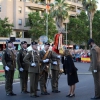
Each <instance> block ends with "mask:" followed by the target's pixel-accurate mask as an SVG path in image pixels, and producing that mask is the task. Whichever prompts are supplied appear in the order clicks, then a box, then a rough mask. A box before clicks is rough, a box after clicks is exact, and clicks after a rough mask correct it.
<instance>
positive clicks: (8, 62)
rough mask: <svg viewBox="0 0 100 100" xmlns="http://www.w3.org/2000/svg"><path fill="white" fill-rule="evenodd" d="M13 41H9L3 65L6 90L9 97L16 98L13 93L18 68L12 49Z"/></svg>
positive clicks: (3, 57) (4, 53)
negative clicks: (14, 78)
mask: <svg viewBox="0 0 100 100" xmlns="http://www.w3.org/2000/svg"><path fill="white" fill-rule="evenodd" d="M12 47H13V43H12V41H10V40H9V41H7V48H6V50H4V51H3V55H2V63H3V68H4V70H5V90H6V95H7V96H15V95H16V94H14V93H13V77H14V71H15V68H16V55H15V54H14V51H13V49H12Z"/></svg>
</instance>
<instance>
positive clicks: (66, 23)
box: [66, 22, 67, 45]
mask: <svg viewBox="0 0 100 100" xmlns="http://www.w3.org/2000/svg"><path fill="white" fill-rule="evenodd" d="M66 45H67V22H66Z"/></svg>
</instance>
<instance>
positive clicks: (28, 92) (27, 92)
mask: <svg viewBox="0 0 100 100" xmlns="http://www.w3.org/2000/svg"><path fill="white" fill-rule="evenodd" d="M21 93H30V92H29V91H22V92H21Z"/></svg>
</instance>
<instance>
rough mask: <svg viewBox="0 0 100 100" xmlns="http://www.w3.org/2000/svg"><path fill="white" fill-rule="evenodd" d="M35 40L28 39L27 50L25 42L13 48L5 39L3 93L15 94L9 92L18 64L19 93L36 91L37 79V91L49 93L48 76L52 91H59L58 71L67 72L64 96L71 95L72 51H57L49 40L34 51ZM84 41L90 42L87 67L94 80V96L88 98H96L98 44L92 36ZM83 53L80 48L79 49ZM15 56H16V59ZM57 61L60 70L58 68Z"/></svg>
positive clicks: (74, 80)
mask: <svg viewBox="0 0 100 100" xmlns="http://www.w3.org/2000/svg"><path fill="white" fill-rule="evenodd" d="M37 44H38V43H37V42H32V43H31V47H32V50H30V51H27V42H26V41H22V42H21V49H20V50H19V51H18V52H17V54H16V51H15V50H14V49H13V48H12V45H13V43H12V41H10V40H9V41H8V42H7V48H6V49H5V50H4V51H3V52H2V54H3V55H2V63H3V68H4V71H5V91H6V95H7V96H15V95H16V94H15V93H14V92H13V77H14V72H15V70H16V68H17V67H16V63H17V65H18V70H19V77H20V84H21V93H30V97H35V98H37V97H39V95H37V91H38V82H39V83H40V91H41V95H50V93H48V90H47V87H46V83H47V78H48V76H49V77H51V86H52V92H53V93H60V91H59V89H58V80H59V74H61V73H64V74H65V75H66V74H67V83H68V85H69V87H70V90H69V93H68V94H67V95H66V97H70V98H71V97H75V84H76V83H78V82H79V80H78V75H77V70H78V69H77V68H76V66H75V64H74V61H73V57H72V54H73V52H72V51H69V50H68V49H66V48H65V49H64V53H63V54H62V55H59V54H57V53H56V52H54V51H53V50H52V49H49V48H50V44H49V43H47V42H46V43H45V44H44V49H43V50H40V51H38V49H37V46H38V45H37ZM88 44H89V45H90V46H91V50H90V53H88V54H89V56H90V58H91V63H90V69H89V70H90V71H92V74H93V78H94V83H95V96H94V97H93V98H91V99H100V48H99V47H98V46H97V45H96V44H95V43H94V41H93V40H92V39H90V40H89V42H88ZM80 54H81V55H83V51H82V52H80ZM16 58H17V59H16ZM60 61H61V62H62V64H63V70H60ZM28 75H29V79H30V91H27V82H28Z"/></svg>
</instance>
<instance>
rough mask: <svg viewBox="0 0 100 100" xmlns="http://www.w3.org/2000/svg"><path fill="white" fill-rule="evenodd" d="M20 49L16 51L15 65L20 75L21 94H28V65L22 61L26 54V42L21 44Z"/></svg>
mask: <svg viewBox="0 0 100 100" xmlns="http://www.w3.org/2000/svg"><path fill="white" fill-rule="evenodd" d="M21 46H22V49H21V50H19V51H18V54H17V64H18V70H19V75H20V85H21V93H29V92H28V91H27V81H28V65H27V64H26V63H25V62H24V61H23V59H24V57H25V55H26V54H27V49H26V48H27V42H26V41H22V42H21Z"/></svg>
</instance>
